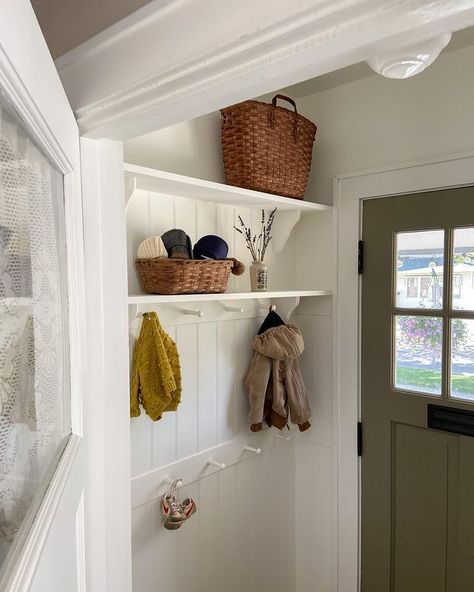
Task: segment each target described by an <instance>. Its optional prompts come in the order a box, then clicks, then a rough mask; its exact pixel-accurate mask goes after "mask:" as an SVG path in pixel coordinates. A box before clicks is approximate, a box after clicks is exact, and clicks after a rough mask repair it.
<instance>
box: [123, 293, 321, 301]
mask: <svg viewBox="0 0 474 592" xmlns="http://www.w3.org/2000/svg"><path fill="white" fill-rule="evenodd" d="M306 296H332V290H289V291H284V292H224V293H223V294H175V295H163V294H142V295H135V296H129V297H128V304H163V303H173V302H205V301H210V300H214V301H215V300H264V299H273V298H295V297H299V298H303V297H306Z"/></svg>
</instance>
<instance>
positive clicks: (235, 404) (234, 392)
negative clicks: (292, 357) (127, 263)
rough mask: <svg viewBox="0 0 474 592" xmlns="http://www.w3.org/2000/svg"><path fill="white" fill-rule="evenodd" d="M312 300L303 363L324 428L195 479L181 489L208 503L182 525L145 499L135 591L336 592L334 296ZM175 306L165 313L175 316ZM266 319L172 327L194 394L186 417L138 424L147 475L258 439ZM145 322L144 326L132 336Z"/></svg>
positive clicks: (138, 467) (138, 513)
mask: <svg viewBox="0 0 474 592" xmlns="http://www.w3.org/2000/svg"><path fill="white" fill-rule="evenodd" d="M307 300H308V302H307V301H305V302H303V305H302V307H301V308H302V312H301V314H298V315H296V316H295V322H296V323H297V324H298V326H300V327H301V329H302V331H303V333H304V337H305V345H306V349H305V352H304V354H303V357H302V368H303V372H304V377H305V382H306V386H307V389H308V394H309V396H310V400H311V405H312V409H313V427H312V428H311V430H309V431H308V432H306V433H304V434H299V433H298V431H297V430H295V429H293V430H292V431H291V432H290V433H291V435H292V438H293V439H292V441H291V442H289V443H281V444H280V445H278V446H275V447H274V448H269V449H267V450H265V451H264V452H263V453H262V454H261V455H258V456H252V455H249V457H247V458H246V459H245V460H243V461H242V462H239V463H238V464H235V465H233V466H229V467H227V468H226V469H224V470H222V471H218V472H217V473H214V474H211V475H209V476H206V477H205V478H204V479H201V480H200V481H198V482H196V483H192V484H191V485H188V486H186V485H185V487H183V489H182V490H181V496H182V497H185V496H187V495H191V496H193V497H194V498H195V500H196V502H197V504H198V508H199V511H198V513H197V514H196V516H194V517H193V518H192V519H191V520H190V521H189V522H188V523H186V524H184V526H183V527H182V528H181V529H180V530H179V531H177V532H169V531H167V530H165V529H164V528H163V527H162V525H161V516H160V513H159V503H158V499H154V500H152V501H150V502H148V503H145V504H143V505H140V506H138V507H135V508H134V509H133V512H132V535H133V539H132V540H133V574H134V576H133V577H134V588H133V589H134V592H152V591H155V590H156V587H157V586H158V585H159V586H163V589H167V590H170V591H172V592H180V591H181V590H189V592H201V591H202V592H204V591H206V592H207V591H208V590H209V589H210V588H209V587H210V585H212V588H211V589H218V590H226V591H227V590H229V591H235V592H241V591H246V592H279V591H281V592H296V591H299V592H310V591H312V590H314V589H318V591H319V590H321V591H322V592H323V591H325V590H327V591H328V592H329V591H330V590H331V584H332V581H333V580H332V578H333V572H334V565H335V564H334V556H333V547H334V544H335V543H334V539H333V536H332V532H333V526H334V524H333V522H334V520H335V518H334V508H333V506H334V504H333V496H334V482H333V477H334V467H333V464H332V461H333V438H332V396H331V389H332V385H331V382H332V381H331V372H330V368H331V347H332V346H331V341H332V339H331V335H332V326H331V323H332V319H331V298H330V297H325V298H310V299H307ZM309 301H312V302H309ZM162 308H165V307H162ZM156 310H158V312H160V307H159V306H158V307H156ZM168 314H169V313H168ZM168 314H167V313H166V311H163V310H162V316H163V317H164V318H166V317H167V316H168ZM169 316H171V315H169ZM261 320H262V319H261V318H260V319H256V318H243V319H235V318H232V319H231V320H227V321H217V322H216V321H209V322H206V321H205V320H204V319H199V320H198V321H190V320H188V319H186V320H185V321H184V323H185V324H177V325H168V324H165V325H164V328H165V330H166V331H167V332H168V333H169V334H170V335H171V336H172V337H173V338H174V339H175V340H176V342H177V345H178V348H179V351H180V356H181V365H182V377H183V398H182V403H181V405H180V407H179V409H178V412H177V413H168V414H165V415H164V417H163V419H162V420H160V421H158V422H152V421H151V420H150V419H149V418H148V417H147V416H146V415H145V414H142V416H140V417H139V418H133V419H132V420H131V441H132V468H133V474H134V476H135V477H136V478H138V479H140V476H141V475H143V474H146V473H147V472H148V471H152V470H153V469H158V468H159V467H161V466H163V465H167V474H168V475H170V476H173V477H179V476H180V475H179V469H178V468H176V469H175V468H174V464H175V463H176V467H178V462H179V460H180V459H182V458H183V457H189V456H193V455H197V454H198V453H199V452H200V451H203V450H208V449H211V451H209V453H208V455H209V456H213V453H212V448H213V447H214V446H217V445H219V444H222V443H224V442H229V441H231V440H233V439H237V438H239V437H242V436H244V438H245V437H246V436H248V441H249V442H250V444H252V442H251V438H252V436H253V435H252V434H251V433H250V432H249V428H248V422H247V419H246V416H247V412H248V402H247V399H246V395H245V392H244V389H243V377H244V375H245V373H246V371H247V368H248V364H249V361H250V357H251V350H250V347H249V345H250V341H251V339H252V337H253V336H254V335H255V333H256V332H257V330H258V327H259V324H260V322H261ZM138 329H139V322H136V323H134V325H133V326H132V331H131V343H133V341H134V337H135V336H136V335H137V332H138ZM295 452H296V454H295ZM218 454H219V453H217V454H216V455H215V456H216V458H217V459H218V460H219V456H218ZM201 462H202V461H201ZM176 471H178V473H177V472H176ZM322 476H324V479H322V478H321V477H322ZM328 476H331V478H329V479H328ZM315 584H318V585H319V584H321V587H319V588H314V585H315Z"/></svg>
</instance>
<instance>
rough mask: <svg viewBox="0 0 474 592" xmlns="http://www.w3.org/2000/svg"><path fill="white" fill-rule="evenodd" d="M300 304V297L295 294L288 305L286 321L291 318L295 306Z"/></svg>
mask: <svg viewBox="0 0 474 592" xmlns="http://www.w3.org/2000/svg"><path fill="white" fill-rule="evenodd" d="M299 304H300V297H299V296H295V297H294V298H293V302H292V303H291V304H290V306H289V307H288V310H287V311H286V319H285V320H286V322H288V321H289V320H290V318H291V315H292V314H293V313H294V312H295V310H296V308H297V307H298V306H299Z"/></svg>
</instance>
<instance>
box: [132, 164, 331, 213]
mask: <svg viewBox="0 0 474 592" xmlns="http://www.w3.org/2000/svg"><path fill="white" fill-rule="evenodd" d="M124 171H125V177H126V178H127V179H129V180H130V189H129V193H130V194H132V192H133V189H135V188H136V189H142V190H145V191H152V192H155V193H161V194H163V195H170V196H173V197H187V198H192V199H198V200H202V201H210V202H215V203H220V204H228V205H233V206H240V207H248V208H253V207H255V208H256V207H258V208H266V209H270V208H274V207H277V208H278V209H279V210H293V211H299V212H302V213H303V212H330V211H332V206H326V205H323V204H318V203H313V202H310V201H303V200H299V199H292V198H289V197H282V196H280V195H273V194H271V193H262V192H260V191H251V190H250V189H242V188H241V187H233V186H232V185H225V184H224V183H215V182H214V181H204V180H202V179H195V178H193V177H186V176H185V175H176V174H174V173H168V172H166V171H159V170H156V169H151V168H147V167H143V166H138V165H133V164H127V163H125V164H124Z"/></svg>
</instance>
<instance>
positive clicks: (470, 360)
mask: <svg viewBox="0 0 474 592" xmlns="http://www.w3.org/2000/svg"><path fill="white" fill-rule="evenodd" d="M451 396H452V397H456V398H458V399H468V400H470V401H474V319H452V321H451Z"/></svg>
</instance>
